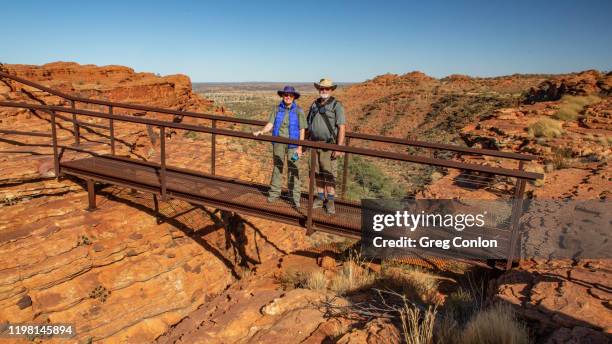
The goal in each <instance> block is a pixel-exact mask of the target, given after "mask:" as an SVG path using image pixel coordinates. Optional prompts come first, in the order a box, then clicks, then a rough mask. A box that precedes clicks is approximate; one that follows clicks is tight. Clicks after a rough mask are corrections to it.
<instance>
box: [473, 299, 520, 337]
mask: <svg viewBox="0 0 612 344" xmlns="http://www.w3.org/2000/svg"><path fill="white" fill-rule="evenodd" d="M461 343H462V344H489V343H490V344H527V343H529V332H528V331H527V328H526V327H525V325H523V324H521V323H520V322H518V321H517V320H516V318H515V315H514V312H513V310H512V308H510V306H508V305H501V304H497V305H495V306H493V307H490V308H488V309H485V310H483V311H480V312H478V313H476V314H475V315H474V316H473V317H472V319H471V320H470V321H469V322H468V323H467V325H466V326H465V329H464V330H463V333H462V335H461Z"/></svg>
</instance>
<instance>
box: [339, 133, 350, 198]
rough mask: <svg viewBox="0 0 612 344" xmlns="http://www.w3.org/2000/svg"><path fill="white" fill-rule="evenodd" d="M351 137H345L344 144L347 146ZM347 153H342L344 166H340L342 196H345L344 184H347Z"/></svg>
mask: <svg viewBox="0 0 612 344" xmlns="http://www.w3.org/2000/svg"><path fill="white" fill-rule="evenodd" d="M350 140H351V138H350V137H347V138H346V146H347V147H348V146H349V143H350ZM348 169H349V153H344V166H343V167H342V191H341V193H342V198H346V185H347V184H348V180H347V178H348Z"/></svg>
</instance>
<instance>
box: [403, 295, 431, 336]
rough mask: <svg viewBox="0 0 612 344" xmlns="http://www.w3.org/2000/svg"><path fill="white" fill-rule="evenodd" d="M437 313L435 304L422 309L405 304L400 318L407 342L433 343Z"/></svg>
mask: <svg viewBox="0 0 612 344" xmlns="http://www.w3.org/2000/svg"><path fill="white" fill-rule="evenodd" d="M436 313H437V312H436V307H435V306H434V307H433V308H432V307H428V308H427V310H425V311H421V310H419V309H418V308H414V307H412V306H409V305H408V304H404V309H403V310H402V311H401V313H400V319H401V321H402V331H403V333H404V338H405V339H406V343H407V344H430V343H433V336H434V325H435V323H436Z"/></svg>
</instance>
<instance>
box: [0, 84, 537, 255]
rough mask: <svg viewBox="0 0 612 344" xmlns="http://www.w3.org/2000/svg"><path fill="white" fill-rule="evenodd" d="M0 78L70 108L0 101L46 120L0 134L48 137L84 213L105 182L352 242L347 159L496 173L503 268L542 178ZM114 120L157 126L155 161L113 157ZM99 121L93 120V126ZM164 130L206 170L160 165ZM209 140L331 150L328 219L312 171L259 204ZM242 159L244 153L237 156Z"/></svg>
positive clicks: (424, 145) (354, 229)
mask: <svg viewBox="0 0 612 344" xmlns="http://www.w3.org/2000/svg"><path fill="white" fill-rule="evenodd" d="M0 78H5V79H10V80H13V81H15V82H18V83H21V84H24V85H27V86H30V87H33V88H36V89H38V90H41V91H44V92H47V93H49V94H52V95H55V96H58V97H60V98H63V99H64V100H65V103H67V104H70V106H50V105H45V104H31V103H22V102H10V101H0V107H9V108H22V109H28V110H30V111H33V112H36V113H43V114H45V115H46V116H48V118H49V119H50V133H42V132H28V131H15V130H0V134H7V135H30V136H42V137H49V138H50V140H51V145H52V148H53V161H54V173H55V176H56V177H57V178H60V177H62V176H73V177H76V178H80V179H82V180H84V181H85V182H86V185H87V190H88V194H89V197H88V199H89V204H88V206H89V209H95V208H96V188H95V183H105V184H112V185H118V186H121V187H126V188H131V189H134V190H139V191H142V192H146V193H150V194H152V195H153V197H154V202H155V204H156V205H157V203H158V198H161V200H162V201H165V200H167V199H170V198H175V199H180V200H183V201H186V202H189V203H191V204H198V205H202V206H209V207H214V208H218V209H222V210H227V211H233V212H237V213H240V214H245V215H251V216H256V217H260V218H265V219H269V220H272V221H277V222H283V223H287V224H291V225H295V226H298V227H303V228H305V229H306V231H307V233H308V234H312V233H314V232H315V231H323V232H327V233H332V234H336V235H341V236H346V237H351V238H359V237H360V234H361V204H360V203H359V202H356V201H353V200H349V199H346V198H345V197H343V196H344V195H345V193H346V187H347V177H348V169H349V164H348V162H349V159H350V158H351V157H352V156H363V157H375V158H380V159H385V160H394V161H400V162H409V163H416V164H423V165H429V166H437V167H442V168H446V169H457V170H461V171H467V172H472V173H476V174H481V175H488V176H500V177H505V178H511V179H514V180H515V184H514V189H513V191H512V194H511V195H510V196H511V197H513V199H514V206H513V210H512V221H513V224H514V226H513V227H512V233H511V235H510V243H509V245H508V246H509V247H510V250H509V251H508V252H509V253H508V257H507V260H508V266H509V265H510V264H511V262H512V260H513V259H514V258H515V257H513V256H512V253H511V252H514V247H515V246H516V241H517V238H518V233H517V229H516V221H518V217H519V216H520V212H521V207H522V200H523V197H524V192H525V185H526V182H527V181H529V180H535V179H539V178H542V175H540V174H538V173H532V172H527V171H525V170H524V169H523V167H524V162H525V161H530V160H534V159H536V157H535V156H531V155H524V154H517V153H511V152H502V151H497V150H489V149H478V148H467V147H460V146H455V145H449V144H439V143H430V142H424V141H417V140H408V139H401V138H393V137H385V136H376V135H366V134H361V133H357V132H347V134H346V137H347V140H346V145H345V146H338V145H332V144H328V143H321V142H312V141H294V140H289V139H285V138H280V137H273V136H265V135H260V136H257V137H255V136H254V135H252V134H251V133H249V132H245V131H239V130H230V129H225V128H220V127H218V124H219V123H229V124H231V123H233V124H240V125H246V126H262V125H265V123H266V122H264V121H259V120H252V119H242V118H234V117H229V116H221V115H214V114H205V113H199V112H189V111H178V110H172V109H165V108H157V107H150V106H143V105H135V104H127V103H117V102H110V101H104V100H96V99H88V98H81V97H76V96H73V95H70V94H66V93H63V92H60V91H57V90H54V89H51V88H48V87H46V86H44V85H41V84H39V83H35V82H32V81H30V80H26V79H23V78H21V77H17V76H14V75H11V74H7V73H4V72H0ZM79 103H82V104H88V105H97V106H99V107H104V108H106V109H107V111H105V112H101V111H91V110H86V109H79V108H77V104H79ZM125 110H129V111H132V113H133V112H134V111H139V112H141V113H155V114H164V115H170V116H169V117H170V118H168V120H157V119H150V118H146V117H143V116H135V115H133V114H131V115H130V114H123V115H122V114H119V113H120V112H121V111H125ZM172 116H174V117H175V118H176V117H177V116H178V117H179V118H182V117H194V118H198V119H200V120H206V121H208V123H210V125H209V126H204V125H199V124H198V125H192V124H184V123H180V122H178V123H177V121H176V119H175V120H174V121H173V120H172V118H171V117H172ZM83 117H89V118H99V119H103V120H104V121H106V122H107V123H108V124H107V125H101V124H94V123H88V122H85V121H83V120H82V118H83ZM58 121H62V122H63V123H72V126H73V130H72V132H73V136H74V144H73V145H61V144H59V143H58V134H57V130H58V129H57V128H58ZM118 122H126V123H133V124H137V125H143V126H147V127H148V128H151V127H158V128H159V133H160V134H159V140H160V141H159V150H160V151H159V162H150V161H143V160H138V159H133V158H129V157H125V156H119V155H118V154H116V141H117V140H116V134H115V129H116V128H115V127H116V124H117V123H118ZM98 123H99V122H98ZM82 127H92V128H97V129H103V130H108V137H109V141H108V146H109V151H108V154H98V153H95V152H93V151H89V150H88V149H87V148H86V147H85V145H81V133H80V132H81V129H82ZM167 130H188V131H192V132H198V133H205V134H210V135H211V152H210V169H209V170H208V171H206V172H204V171H195V170H190V169H186V168H181V167H175V166H170V165H168V164H167V152H166V146H167V144H168V142H167V135H166V133H167ZM217 137H233V138H240V139H247V140H254V141H267V142H279V143H286V144H298V145H301V146H303V147H306V148H308V151H309V157H308V159H310V162H311V163H310V166H314V165H315V158H316V154H314V152H315V151H316V150H318V149H332V150H336V151H341V152H344V154H345V158H344V159H343V167H342V179H341V181H342V183H341V187H340V195H339V196H340V197H337V198H336V214H335V215H334V216H329V215H327V214H326V213H325V211H324V210H323V209H313V207H312V204H313V200H314V197H316V190H315V173H314V172H315V171H314V169H312V168H310V169H309V180H308V190H307V192H303V193H302V195H301V198H302V201H301V206H300V207H299V208H296V207H290V206H286V204H284V205H285V206H279V205H280V203H283V200H279V201H277V203H268V202H267V201H266V196H267V190H268V185H266V184H261V183H254V182H249V181H245V180H242V179H239V178H230V177H226V176H222V175H219V174H218V173H217V168H216V161H217V157H216V155H217V151H218V149H219V148H218V147H217V146H218V144H217ZM356 140H362V141H370V142H378V143H388V144H395V145H401V146H404V147H418V148H421V149H430V150H438V151H447V152H451V153H452V154H455V155H468V156H489V157H494V158H499V159H510V160H513V161H517V162H518V166H517V168H515V169H509V168H501V167H492V166H485V165H480V164H476V163H468V162H462V161H456V160H451V159H441V158H435V157H432V156H422V155H414V154H408V153H401V152H394V151H390V150H381V149H371V148H362V147H356V146H351V142H354V141H356ZM65 150H73V151H77V152H84V153H88V154H89V156H87V157H84V158H78V159H73V160H67V159H63V152H64V151H65ZM244 154H248V153H244Z"/></svg>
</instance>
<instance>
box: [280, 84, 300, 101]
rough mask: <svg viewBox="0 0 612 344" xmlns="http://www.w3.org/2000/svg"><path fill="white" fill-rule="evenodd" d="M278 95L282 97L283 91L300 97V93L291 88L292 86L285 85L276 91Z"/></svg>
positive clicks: (296, 97)
mask: <svg viewBox="0 0 612 344" xmlns="http://www.w3.org/2000/svg"><path fill="white" fill-rule="evenodd" d="M276 93H277V94H278V96H279V97H282V96H283V94H285V93H292V94H293V95H294V96H295V99H298V98H299V97H300V93H299V92H298V91H296V90H295V88H293V86H285V88H283V89H282V90H279V91H276Z"/></svg>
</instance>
